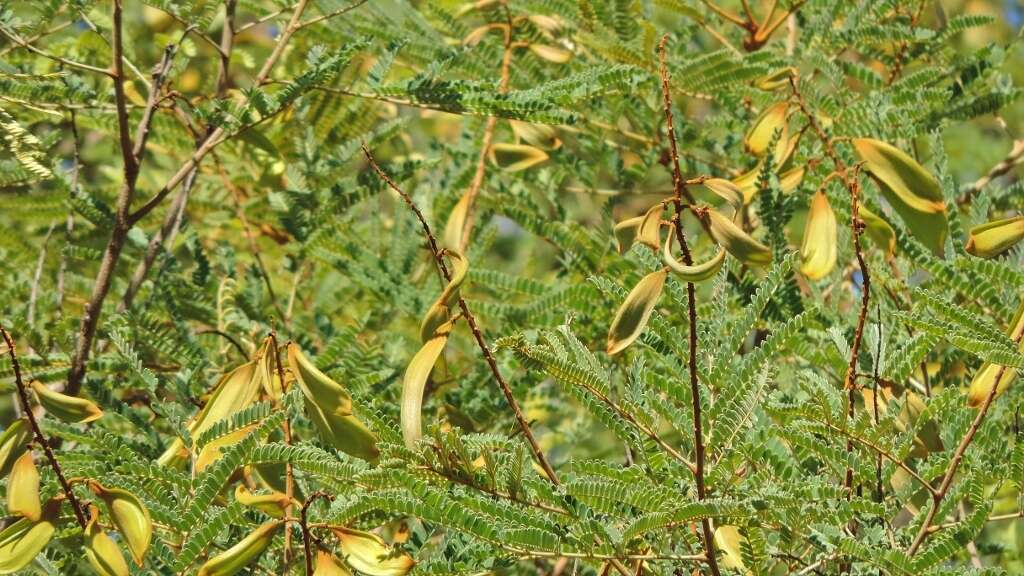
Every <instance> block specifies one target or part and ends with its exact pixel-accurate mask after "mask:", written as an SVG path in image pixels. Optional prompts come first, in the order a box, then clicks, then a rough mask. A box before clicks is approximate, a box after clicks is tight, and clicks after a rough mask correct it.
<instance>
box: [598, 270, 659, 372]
mask: <svg viewBox="0 0 1024 576" xmlns="http://www.w3.org/2000/svg"><path fill="white" fill-rule="evenodd" d="M667 277H668V269H667V268H662V269H661V270H657V271H655V272H651V273H650V274H648V275H646V276H644V277H643V278H641V279H640V281H639V282H637V284H636V286H634V287H633V290H631V291H630V293H629V294H628V295H626V299H625V300H624V301H623V302H622V305H621V306H619V309H618V311H617V312H616V313H615V318H614V319H613V320H612V325H611V328H609V329H608V346H607V350H608V354H610V355H614V354H618V353H619V352H622V351H623V350H625V349H626V347H627V346H629V345H630V344H632V343H633V341H634V340H636V339H637V338H639V337H640V334H642V333H643V331H644V327H646V326H647V321H648V320H649V319H650V318H651V312H653V311H654V306H655V305H656V304H657V303H658V298H659V297H660V296H661V290H662V289H663V288H664V287H665V279H666V278H667Z"/></svg>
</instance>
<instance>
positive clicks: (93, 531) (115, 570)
mask: <svg viewBox="0 0 1024 576" xmlns="http://www.w3.org/2000/svg"><path fill="white" fill-rule="evenodd" d="M84 538H85V558H86V559H87V560H88V561H89V565H90V566H92V569H93V570H94V571H95V572H96V574H98V575H99V576H128V575H129V574H130V573H131V571H130V570H129V569H128V563H127V562H125V560H124V555H123V554H121V549H120V548H118V547H117V543H116V542H114V540H113V538H111V537H110V536H108V535H107V533H106V532H105V531H104V530H103V528H101V527H100V525H99V509H97V508H96V507H95V506H90V507H89V523H88V524H86V525H85V533H84Z"/></svg>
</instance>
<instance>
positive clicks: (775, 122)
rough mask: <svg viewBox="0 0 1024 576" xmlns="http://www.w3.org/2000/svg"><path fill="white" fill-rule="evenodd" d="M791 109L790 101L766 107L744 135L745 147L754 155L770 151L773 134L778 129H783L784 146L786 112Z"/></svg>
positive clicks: (780, 143) (784, 139)
mask: <svg viewBox="0 0 1024 576" xmlns="http://www.w3.org/2000/svg"><path fill="white" fill-rule="evenodd" d="M788 110H789V103H788V102H779V103H777V104H773V105H771V106H769V107H768V108H765V110H764V111H763V112H761V114H760V115H759V116H758V117H757V119H756V120H754V124H753V126H751V127H750V130H748V131H747V134H746V136H744V137H743V147H744V148H745V149H746V150H747V152H750V153H751V154H753V155H754V156H761V155H762V154H764V153H765V152H767V151H768V147H769V146H770V145H771V143H772V136H773V135H774V134H775V131H776V130H782V140H781V141H780V142H779V145H780V146H782V145H783V144H784V142H785V141H786V131H787V127H786V112H787V111H788Z"/></svg>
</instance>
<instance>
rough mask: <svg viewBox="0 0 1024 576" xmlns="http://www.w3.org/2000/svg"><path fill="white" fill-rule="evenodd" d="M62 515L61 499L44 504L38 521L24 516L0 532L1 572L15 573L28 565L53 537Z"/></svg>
mask: <svg viewBox="0 0 1024 576" xmlns="http://www.w3.org/2000/svg"><path fill="white" fill-rule="evenodd" d="M59 517H60V501H59V500H50V501H49V502H47V503H46V505H45V506H43V512H42V515H41V517H40V519H39V520H38V521H35V522H33V521H32V520H29V519H28V518H22V519H21V520H18V521H16V522H14V523H13V524H11V525H10V526H8V527H7V528H4V530H3V531H2V532H0V574H13V573H15V572H18V571H19V570H21V569H22V568H24V567H25V566H28V564H29V562H31V561H32V560H33V559H34V558H35V557H36V555H37V554H39V552H41V551H42V549H43V548H45V547H46V545H47V544H48V543H49V542H50V539H51V538H53V534H54V532H55V531H56V530H57V519H58V518H59Z"/></svg>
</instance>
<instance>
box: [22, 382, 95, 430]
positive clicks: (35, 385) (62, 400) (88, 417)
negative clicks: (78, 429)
mask: <svg viewBox="0 0 1024 576" xmlns="http://www.w3.org/2000/svg"><path fill="white" fill-rule="evenodd" d="M31 386H32V389H33V390H35V393H36V398H38V399H39V404H40V405H41V406H42V407H43V408H44V409H46V411H47V412H49V413H50V414H53V415H54V416H56V417H57V418H60V419H61V420H63V421H65V422H72V423H77V424H84V423H86V422H92V421H94V420H98V419H99V418H100V417H101V416H103V410H100V407H99V406H97V405H96V404H94V403H93V402H92V401H90V400H87V399H85V398H79V397H78V396H68V395H67V394H61V393H60V392H57V391H55V390H50V389H49V388H47V387H46V385H45V384H43V383H42V382H40V381H39V380H33V381H32V384H31Z"/></svg>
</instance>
